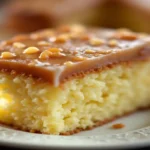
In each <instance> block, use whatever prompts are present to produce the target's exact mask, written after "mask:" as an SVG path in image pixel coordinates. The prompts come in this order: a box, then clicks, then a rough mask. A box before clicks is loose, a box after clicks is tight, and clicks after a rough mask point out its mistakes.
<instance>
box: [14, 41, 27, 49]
mask: <svg viewBox="0 0 150 150" xmlns="http://www.w3.org/2000/svg"><path fill="white" fill-rule="evenodd" d="M13 47H16V48H24V47H26V45H25V44H23V43H21V42H15V43H13Z"/></svg>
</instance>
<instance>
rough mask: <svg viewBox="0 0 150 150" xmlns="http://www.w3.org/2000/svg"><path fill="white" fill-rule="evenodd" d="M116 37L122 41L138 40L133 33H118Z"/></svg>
mask: <svg viewBox="0 0 150 150" xmlns="http://www.w3.org/2000/svg"><path fill="white" fill-rule="evenodd" d="M114 37H115V38H119V39H122V40H136V39H137V35H136V34H135V33H133V32H131V31H122V32H118V33H116V34H115V35H114Z"/></svg>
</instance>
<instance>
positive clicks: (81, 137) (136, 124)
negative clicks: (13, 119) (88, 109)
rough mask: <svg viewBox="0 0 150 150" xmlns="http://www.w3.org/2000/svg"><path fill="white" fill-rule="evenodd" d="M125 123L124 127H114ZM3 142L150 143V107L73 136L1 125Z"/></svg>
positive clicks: (117, 145) (87, 145)
mask: <svg viewBox="0 0 150 150" xmlns="http://www.w3.org/2000/svg"><path fill="white" fill-rule="evenodd" d="M114 123H123V124H124V125H125V127H124V128H122V129H111V128H110V127H111V125H112V124H114ZM0 144H1V145H9V146H16V147H24V148H27V147H32V148H33V147H34V148H62V149H64V148H65V149H66V148H86V149H87V148H91V149H92V148H99V149H104V148H106V149H108V148H112V149H116V148H131V147H140V146H148V145H150V110H148V111H142V112H137V113H135V114H132V115H130V116H126V117H124V118H121V119H118V120H116V121H114V122H111V123H109V124H107V125H104V126H102V127H98V128H95V129H93V130H90V131H84V132H81V133H79V134H76V135H72V136H54V135H44V134H35V133H27V132H22V131H17V130H13V129H9V128H6V127H2V126H1V127H0Z"/></svg>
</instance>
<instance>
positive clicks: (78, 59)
mask: <svg viewBox="0 0 150 150" xmlns="http://www.w3.org/2000/svg"><path fill="white" fill-rule="evenodd" d="M74 60H75V61H83V60H86V58H85V57H83V56H76V57H74Z"/></svg>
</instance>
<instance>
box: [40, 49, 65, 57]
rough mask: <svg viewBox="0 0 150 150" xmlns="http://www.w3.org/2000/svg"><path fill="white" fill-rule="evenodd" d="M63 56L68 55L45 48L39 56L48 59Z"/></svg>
mask: <svg viewBox="0 0 150 150" xmlns="http://www.w3.org/2000/svg"><path fill="white" fill-rule="evenodd" d="M62 56H66V55H65V54H63V53H61V52H51V51H50V50H45V51H43V52H42V53H41V54H40V56H39V58H40V59H47V58H49V57H62Z"/></svg>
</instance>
